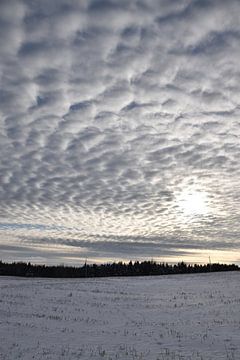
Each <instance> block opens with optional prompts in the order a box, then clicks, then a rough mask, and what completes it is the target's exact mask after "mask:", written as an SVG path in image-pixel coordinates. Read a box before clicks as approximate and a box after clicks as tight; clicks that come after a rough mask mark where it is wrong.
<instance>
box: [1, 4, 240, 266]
mask: <svg viewBox="0 0 240 360" xmlns="http://www.w3.org/2000/svg"><path fill="white" fill-rule="evenodd" d="M239 10H240V4H239V2H238V1H234V0H231V1H228V2H224V1H219V0H218V1H215V0H195V1H189V0H185V1H181V2H179V1H175V0H174V1H166V0H161V1H155V0H151V1H132V2H129V1H121V2H119V1H90V0H86V1H78V0H72V1H65V0H60V1H57V2H49V1H45V0H44V1H41V2H32V1H30V0H29V1H28V0H13V1H10V2H9V1H5V0H3V1H1V2H0V29H1V39H0V58H1V61H0V79H1V90H0V202H1V208H0V216H1V225H0V234H1V237H0V243H1V249H2V254H3V255H2V256H3V258H4V259H10V258H11V259H13V257H14V256H15V257H16V258H20V259H23V258H24V256H25V258H26V259H28V258H29V257H31V256H32V257H33V260H34V259H35V260H36V261H48V262H58V261H64V259H66V262H67V261H69V262H74V261H75V260H76V259H78V260H79V259H80V260H81V259H84V258H85V257H86V256H87V257H89V258H91V259H92V260H94V259H104V260H107V259H117V258H118V257H119V258H121V259H124V258H129V257H132V258H147V257H158V258H161V256H162V258H163V259H168V260H169V259H177V257H181V258H186V259H189V260H191V259H196V260H198V258H197V255H198V254H199V260H201V259H202V258H203V257H204V256H205V257H206V254H208V252H209V251H210V252H212V254H213V255H212V256H215V260H216V261H218V260H219V259H223V260H224V254H226V257H225V259H226V260H227V261H230V258H229V257H230V255H227V254H228V252H230V251H234V252H232V254H236V253H237V251H238V250H239V241H238V237H239V231H240V228H239V223H240V216H239V209H238V204H239V198H240V188H239V175H240V167H239V155H240V145H239V136H240V127H239V90H240V87H239V79H240V72H239V58H240V46H239V18H238V14H239ZM199 194H202V195H201V196H202V197H201V198H200V200H199ZM194 196H195V197H194ZM201 199H202V200H201ZM197 201H199V204H198V208H196V207H194V202H197ZM201 201H202V203H201ZM31 239H32V240H31ZM214 251H215V253H214ZM219 251H220V253H221V255H219ZM9 254H11V256H10V255H9ZM203 254H205V255H203ZM214 254H215V255H214ZM233 257H234V255H233ZM234 259H235V257H234ZM76 261H77V260H76ZM236 261H237V260H236Z"/></svg>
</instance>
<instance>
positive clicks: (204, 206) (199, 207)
mask: <svg viewBox="0 0 240 360" xmlns="http://www.w3.org/2000/svg"><path fill="white" fill-rule="evenodd" d="M177 206H178V208H179V209H180V211H181V213H182V214H183V215H185V216H196V215H206V214H207V213H208V197H207V193H206V192H203V191H197V190H184V191H183V192H182V193H181V194H179V195H178V196H177Z"/></svg>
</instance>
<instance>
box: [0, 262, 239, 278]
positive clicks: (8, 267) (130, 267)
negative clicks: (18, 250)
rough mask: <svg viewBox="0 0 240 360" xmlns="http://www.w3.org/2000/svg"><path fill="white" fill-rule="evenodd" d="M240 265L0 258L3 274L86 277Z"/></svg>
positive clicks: (231, 268) (201, 270)
mask: <svg viewBox="0 0 240 360" xmlns="http://www.w3.org/2000/svg"><path fill="white" fill-rule="evenodd" d="M239 269H240V268H239V266H237V265H235V264H218V263H215V264H186V263H185V262H179V263H178V264H168V263H157V262H155V261H152V260H151V261H142V262H139V261H135V262H132V261H129V262H128V263H124V262H117V263H116V262H114V263H108V264H100V265H99V264H86V263H85V264H84V265H83V266H80V267H75V266H64V265H57V266H48V265H36V264H31V263H30V262H28V263H25V262H13V263H4V262H2V261H0V275H6V276H27V277H51V278H85V277H107V276H148V275H169V274H194V273H207V272H216V271H236V270H239Z"/></svg>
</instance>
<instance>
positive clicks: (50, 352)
mask: <svg viewBox="0 0 240 360" xmlns="http://www.w3.org/2000/svg"><path fill="white" fill-rule="evenodd" d="M239 280H240V273H239V272H226V273H210V274H196V275H172V276H159V277H139V278H136V277H134V278H99V279H36V278H35V279H31V278H10V277H0V359H1V360H15V359H24V360H28V359H51V360H52V359H54V360H55V359H56V360H57V359H71V360H72V359H84V360H86V359H92V360H96V359H107V360H110V359H111V360H130V359H131V360H138V359H141V360H144V359H146V360H157V359H159V360H175V359H176V360H180V359H181V360H185V359H188V360H190V359H191V360H206V359H208V360H210V359H211V360H212V359H218V360H220V359H227V360H238V359H240V287H239V284H240V283H239Z"/></svg>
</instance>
